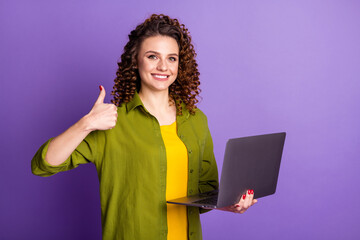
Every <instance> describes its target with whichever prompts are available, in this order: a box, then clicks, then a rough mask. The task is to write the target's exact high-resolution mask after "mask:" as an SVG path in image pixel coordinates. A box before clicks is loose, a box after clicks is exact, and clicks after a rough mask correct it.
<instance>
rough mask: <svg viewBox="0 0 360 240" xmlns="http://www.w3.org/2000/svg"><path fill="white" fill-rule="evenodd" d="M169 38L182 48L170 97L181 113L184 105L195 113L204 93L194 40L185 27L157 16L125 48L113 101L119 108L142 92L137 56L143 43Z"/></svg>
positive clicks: (136, 31) (138, 28)
mask: <svg viewBox="0 0 360 240" xmlns="http://www.w3.org/2000/svg"><path fill="white" fill-rule="evenodd" d="M158 35H161V36H169V37H172V38H174V39H175V40H176V42H177V43H178V46H179V69H178V75H177V79H176V80H175V81H174V83H173V84H171V85H170V87H169V95H170V98H171V99H173V100H175V103H176V109H177V114H178V115H181V114H182V107H181V103H184V104H185V105H186V108H187V109H188V110H189V112H190V113H191V114H194V113H195V109H196V106H195V104H196V103H198V99H197V96H198V95H199V93H200V89H199V85H200V81H199V75H200V73H199V71H198V64H197V63H196V60H195V57H196V53H195V50H194V46H193V44H192V43H191V37H190V33H189V31H188V29H187V28H186V27H185V25H184V24H180V23H179V21H178V20H177V19H172V18H170V17H169V16H166V15H164V14H160V15H157V14H153V15H151V17H150V18H148V19H146V20H145V21H144V22H143V23H142V24H140V25H138V26H137V27H136V28H135V30H133V31H131V33H130V35H129V42H128V43H127V44H126V45H125V47H124V53H123V54H122V55H121V62H118V70H117V72H116V78H115V80H114V82H115V84H114V87H113V91H112V92H111V95H113V96H114V99H113V100H111V102H112V103H113V104H115V105H117V106H121V104H122V103H127V102H130V101H131V99H132V98H133V96H134V94H135V91H140V87H141V85H140V75H139V72H138V70H137V67H136V66H137V60H136V59H137V54H138V52H139V49H140V46H141V43H142V42H143V41H144V40H145V39H146V38H148V37H153V36H158Z"/></svg>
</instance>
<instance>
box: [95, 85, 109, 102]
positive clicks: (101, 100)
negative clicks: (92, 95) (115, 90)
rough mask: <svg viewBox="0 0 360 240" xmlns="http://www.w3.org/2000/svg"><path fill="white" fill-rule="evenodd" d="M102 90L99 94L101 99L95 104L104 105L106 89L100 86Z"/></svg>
mask: <svg viewBox="0 0 360 240" xmlns="http://www.w3.org/2000/svg"><path fill="white" fill-rule="evenodd" d="M99 88H100V94H99V97H98V99H96V102H95V104H99V103H104V99H105V94H106V93H105V88H104V87H103V86H101V85H100V86H99Z"/></svg>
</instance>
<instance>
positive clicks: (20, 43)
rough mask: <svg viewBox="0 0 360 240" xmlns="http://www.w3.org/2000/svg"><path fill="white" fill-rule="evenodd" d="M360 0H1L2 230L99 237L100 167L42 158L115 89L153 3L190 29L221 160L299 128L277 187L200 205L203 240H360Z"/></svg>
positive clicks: (30, 235)
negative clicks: (253, 201)
mask: <svg viewBox="0 0 360 240" xmlns="http://www.w3.org/2000/svg"><path fill="white" fill-rule="evenodd" d="M359 11H360V2H359V1H355V0H354V1H351V0H348V1H340V0H338V1H325V0H324V1H319V0H311V1H310V0H309V1H289V0H276V1H265V0H264V1H223V2H222V3H220V1H205V0H203V1H193V0H192V1H176V2H175V1H165V0H157V1H155V0H153V1H146V0H138V1H132V2H130V1H99V0H98V1H96V0H78V1H70V0H63V1H50V0H44V1H26V0H24V1H14V0H7V1H4V0H2V1H1V2H0V33H1V37H0V67H1V71H0V79H1V94H0V104H1V117H0V121H1V122H0V123H1V124H0V127H1V132H0V133H1V140H0V141H1V144H0V150H1V153H2V157H1V168H0V177H1V179H0V191H1V196H0V210H1V213H0V239H69V240H70V239H89V240H91V239H100V238H101V223H100V200H99V190H98V187H99V184H98V179H97V174H96V170H95V167H94V165H92V164H87V165H82V166H80V167H78V168H77V169H75V170H72V171H68V172H65V173H61V174H57V175H55V176H53V177H50V178H41V177H36V176H34V175H32V174H31V171H30V161H31V159H32V157H33V155H34V154H35V152H36V150H37V149H38V148H39V147H40V146H41V144H43V143H44V142H45V141H46V140H47V139H49V138H50V137H53V136H56V135H58V134H60V133H61V132H62V131H64V130H65V129H66V128H68V127H69V126H70V125H71V124H73V123H75V122H76V121H77V120H78V119H79V118H81V117H82V116H83V115H85V114H86V113H87V112H88V111H89V110H90V109H91V107H92V105H93V103H94V101H95V100H96V98H97V96H98V92H99V91H98V86H99V85H100V84H102V85H104V86H105V89H106V90H107V98H106V101H107V102H109V101H110V99H111V96H110V94H109V93H110V91H111V89H112V85H113V79H114V77H115V71H116V67H117V65H116V62H117V60H118V59H119V57H120V55H121V53H122V49H123V46H124V44H125V43H126V41H127V35H128V33H129V32H130V31H131V30H132V29H133V28H134V27H135V26H136V25H137V24H139V23H141V22H142V21H143V20H144V19H145V18H147V17H148V16H149V15H150V14H151V13H165V14H168V15H170V16H172V17H176V18H178V19H179V20H180V21H181V22H182V23H184V24H185V25H186V26H187V27H188V28H189V30H190V32H191V34H192V37H193V41H194V45H195V48H196V50H197V53H198V58H197V59H198V63H199V68H200V72H201V75H200V77H201V83H202V84H201V88H202V93H201V96H202V97H203V100H202V101H201V103H200V104H199V107H200V108H201V109H202V110H203V111H204V112H205V113H206V114H207V115H208V118H209V124H210V129H211V132H212V135H213V139H214V144H215V155H216V157H217V162H218V165H219V166H221V165H222V158H223V153H224V147H225V142H226V140H227V139H228V138H230V137H238V136H246V135H253V134H262V133H271V132H277V131H286V132H287V133H288V135H287V140H286V144H285V149H284V154H283V160H282V166H281V170H280V175H279V182H278V188H277V193H276V194H275V195H272V196H269V197H266V198H263V199H260V201H259V203H258V204H257V205H255V206H254V207H252V208H251V209H250V210H249V211H248V212H246V213H245V214H243V215H235V214H231V213H226V212H219V211H212V212H210V213H207V214H204V215H202V217H201V219H202V225H203V234H204V239H206V240H207V239H243V238H247V239H249V238H251V239H253V240H254V239H275V238H276V239H359V238H360V228H359V221H358V216H359V214H360V208H359V204H358V201H359V200H358V199H359V197H360V188H359V186H358V184H359V180H360V177H359V169H360V168H359V167H360V163H359V157H360V154H359V146H360V138H359V130H360V128H359V118H360V111H359V110H360V109H359V105H360V104H359V100H360V97H359V90H360V83H359V76H360V14H359ZM219 170H221V169H219ZM139 207H141V206H139Z"/></svg>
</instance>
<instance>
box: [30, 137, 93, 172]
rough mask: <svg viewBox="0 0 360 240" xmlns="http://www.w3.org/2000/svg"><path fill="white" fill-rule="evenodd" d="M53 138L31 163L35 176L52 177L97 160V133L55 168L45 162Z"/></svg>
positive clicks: (43, 146) (40, 149)
mask: <svg viewBox="0 0 360 240" xmlns="http://www.w3.org/2000/svg"><path fill="white" fill-rule="evenodd" d="M52 139H53V138H50V139H49V140H48V141H46V142H45V143H44V144H43V145H42V146H41V147H40V148H39V150H38V151H37V152H36V153H35V155H34V157H33V159H32V161H31V171H32V173H33V174H34V175H37V176H41V177H48V176H52V175H54V174H56V173H58V172H63V171H67V170H70V169H74V168H76V167H77V166H79V165H80V164H85V163H89V162H94V161H95V159H96V150H97V149H96V146H97V144H96V138H95V132H91V133H90V134H89V135H88V136H87V137H86V138H85V139H84V140H83V141H82V142H81V143H80V144H79V146H77V148H76V149H75V150H74V151H73V152H72V153H71V155H70V156H69V157H68V159H66V161H65V162H63V163H62V164H60V165H57V166H53V165H51V164H49V163H48V162H47V161H45V156H46V153H47V150H48V147H49V144H50V142H51V140H52Z"/></svg>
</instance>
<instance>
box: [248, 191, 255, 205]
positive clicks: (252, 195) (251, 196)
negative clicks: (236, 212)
mask: <svg viewBox="0 0 360 240" xmlns="http://www.w3.org/2000/svg"><path fill="white" fill-rule="evenodd" d="M253 199H254V189H251V193H250V199H249V201H250V206H251V205H252V203H253Z"/></svg>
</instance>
